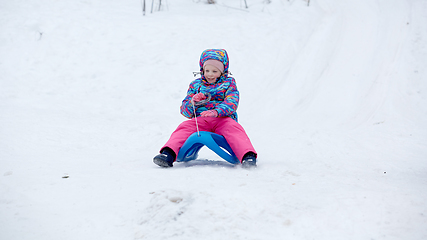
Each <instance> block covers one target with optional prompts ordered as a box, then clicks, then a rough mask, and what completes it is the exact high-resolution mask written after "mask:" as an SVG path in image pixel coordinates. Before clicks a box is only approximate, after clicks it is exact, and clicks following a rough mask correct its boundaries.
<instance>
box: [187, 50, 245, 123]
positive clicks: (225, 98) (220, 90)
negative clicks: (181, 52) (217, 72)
mask: <svg viewBox="0 0 427 240" xmlns="http://www.w3.org/2000/svg"><path fill="white" fill-rule="evenodd" d="M208 59H215V60H219V61H221V62H222V63H223V64H224V72H223V74H222V75H221V76H220V77H219V78H218V79H217V81H216V82H215V83H212V84H211V83H209V82H208V81H207V80H206V78H205V76H204V75H203V64H204V62H205V61H206V60H208ZM199 65H200V72H201V74H202V75H201V77H200V78H197V79H196V80H194V81H192V82H191V83H190V86H189V88H188V91H187V96H186V97H185V98H184V100H183V101H182V105H181V114H182V115H184V116H185V117H187V118H193V117H194V113H193V105H192V103H191V98H192V97H193V96H194V95H195V94H197V93H204V94H207V93H210V95H211V100H210V101H209V102H207V103H206V104H204V105H202V106H195V108H196V116H197V117H198V116H200V113H202V112H203V111H206V110H216V111H217V112H218V117H231V118H232V119H234V120H236V121H237V112H236V110H237V107H238V105H239V91H238V90H237V86H236V80H234V78H233V77H229V76H228V68H229V59H228V54H227V52H226V51H225V50H224V49H208V50H205V51H203V52H202V55H201V56H200V61H199Z"/></svg>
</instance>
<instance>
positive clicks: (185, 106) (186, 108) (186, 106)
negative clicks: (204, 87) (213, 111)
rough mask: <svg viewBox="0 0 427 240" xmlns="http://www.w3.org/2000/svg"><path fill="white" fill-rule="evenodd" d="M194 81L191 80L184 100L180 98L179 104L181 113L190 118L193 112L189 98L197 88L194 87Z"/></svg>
mask: <svg viewBox="0 0 427 240" xmlns="http://www.w3.org/2000/svg"><path fill="white" fill-rule="evenodd" d="M195 84H196V81H193V82H192V83H191V84H190V86H189V87H188V90H187V96H185V98H184V100H182V104H181V109H180V111H181V114H182V115H183V116H184V117H186V118H192V117H193V115H194V113H193V105H192V104H191V98H192V97H193V96H194V94H196V92H197V89H196V88H195Z"/></svg>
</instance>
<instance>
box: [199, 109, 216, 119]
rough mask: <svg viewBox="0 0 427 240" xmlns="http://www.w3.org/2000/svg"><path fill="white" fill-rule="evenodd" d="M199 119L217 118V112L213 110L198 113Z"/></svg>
mask: <svg viewBox="0 0 427 240" xmlns="http://www.w3.org/2000/svg"><path fill="white" fill-rule="evenodd" d="M200 116H201V117H218V112H217V111H215V110H207V111H204V112H202V113H200Z"/></svg>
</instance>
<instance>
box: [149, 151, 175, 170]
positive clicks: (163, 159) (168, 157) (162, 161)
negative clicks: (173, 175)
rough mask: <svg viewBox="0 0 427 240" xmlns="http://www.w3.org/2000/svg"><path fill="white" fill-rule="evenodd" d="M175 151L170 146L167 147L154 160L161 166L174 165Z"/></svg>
mask: <svg viewBox="0 0 427 240" xmlns="http://www.w3.org/2000/svg"><path fill="white" fill-rule="evenodd" d="M174 159H175V153H174V152H173V151H172V149H170V148H165V149H163V150H162V151H161V153H160V154H159V155H157V156H155V157H154V158H153V162H154V163H155V164H157V165H159V166H160V167H165V168H168V167H173V162H174Z"/></svg>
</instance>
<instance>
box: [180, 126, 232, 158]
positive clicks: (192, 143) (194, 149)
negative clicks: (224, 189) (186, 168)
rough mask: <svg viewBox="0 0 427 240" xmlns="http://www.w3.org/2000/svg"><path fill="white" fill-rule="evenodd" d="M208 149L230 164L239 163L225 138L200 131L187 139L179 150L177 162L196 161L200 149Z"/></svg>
mask: <svg viewBox="0 0 427 240" xmlns="http://www.w3.org/2000/svg"><path fill="white" fill-rule="evenodd" d="M204 146H206V147H208V148H209V149H210V150H212V151H214V152H215V153H216V154H218V156H220V157H221V158H223V159H224V160H225V161H227V162H229V163H231V164H237V163H240V161H239V159H238V158H237V157H236V155H235V154H234V152H233V150H232V149H231V147H230V145H229V144H228V142H227V141H226V140H225V138H224V137H223V136H221V135H219V134H216V133H212V132H206V131H200V132H195V133H193V134H191V135H190V137H188V138H187V140H186V141H185V143H184V145H182V147H181V149H180V150H179V153H178V157H177V158H176V161H177V162H188V161H191V160H195V159H197V157H198V155H199V151H200V149H201V148H202V147H204Z"/></svg>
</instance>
